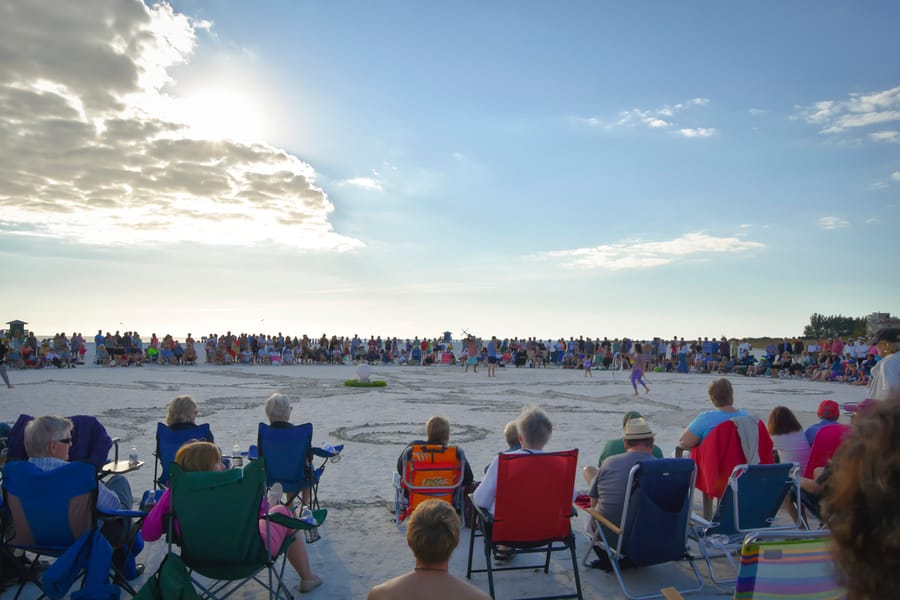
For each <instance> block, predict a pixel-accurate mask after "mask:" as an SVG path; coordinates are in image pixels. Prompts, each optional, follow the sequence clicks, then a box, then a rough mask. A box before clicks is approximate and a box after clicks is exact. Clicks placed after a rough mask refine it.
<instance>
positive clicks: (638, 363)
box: [631, 343, 650, 396]
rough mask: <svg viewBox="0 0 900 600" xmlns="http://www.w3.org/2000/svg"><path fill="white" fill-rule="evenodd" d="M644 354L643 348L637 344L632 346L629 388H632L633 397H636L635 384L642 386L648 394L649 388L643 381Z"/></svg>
mask: <svg viewBox="0 0 900 600" xmlns="http://www.w3.org/2000/svg"><path fill="white" fill-rule="evenodd" d="M645 366H646V365H645V362H644V352H643V348H642V347H641V345H640V344H639V343H635V344H634V363H633V364H632V365H631V387H633V388H634V395H635V396H637V395H638V389H637V384H639V383H640V384H641V385H642V386H644V389H645V390H646V392H645V393H646V394H649V393H650V387H649V386H648V385H647V382H646V381H644V368H645Z"/></svg>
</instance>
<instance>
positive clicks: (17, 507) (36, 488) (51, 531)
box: [3, 461, 143, 598]
mask: <svg viewBox="0 0 900 600" xmlns="http://www.w3.org/2000/svg"><path fill="white" fill-rule="evenodd" d="M97 485H98V483H97V472H96V470H95V469H94V467H93V466H92V465H90V464H88V463H81V462H72V463H68V464H66V465H64V466H61V467H58V468H56V469H53V470H50V471H42V470H41V469H39V468H38V467H37V466H36V465H34V464H32V463H30V462H27V461H12V462H9V463H7V464H6V466H5V467H4V468H3V500H4V504H5V505H6V507H7V508H8V510H9V515H10V518H11V519H12V526H13V531H14V533H13V535H12V537H11V538H10V539H9V540H7V541H6V544H7V546H8V547H9V548H13V549H18V550H23V551H25V552H29V553H32V554H33V555H34V557H33V559H32V561H31V568H30V569H29V570H28V571H27V572H25V573H24V577H23V579H22V581H21V584H20V586H19V590H18V592H17V593H16V598H18V597H19V594H21V592H22V590H23V589H24V587H25V586H26V585H27V584H28V583H29V582H31V583H34V584H35V585H37V586H38V587H39V588H40V589H41V591H42V592H44V591H45V588H46V586H47V584H48V576H49V575H51V573H52V574H53V579H52V581H50V582H49V583H51V584H52V586H53V589H54V591H55V593H54V596H55V597H58V596H61V595H63V594H65V592H66V591H67V589H68V585H71V583H74V582H75V580H77V579H78V578H79V577H80V576H82V575H85V578H84V579H83V580H82V585H84V584H85V582H87V583H89V584H94V585H99V586H102V585H103V584H105V583H106V581H107V577H108V576H111V578H112V581H113V583H114V584H115V585H117V586H120V587H122V588H123V589H125V590H126V591H127V592H128V593H130V594H131V595H134V593H135V591H134V589H133V588H132V587H131V585H130V584H129V583H128V581H127V580H126V579H125V577H124V576H123V574H122V573H121V572H120V571H119V570H118V569H117V568H116V567H115V565H114V564H113V563H112V548H111V547H110V546H109V543H108V542H107V541H106V540H105V538H103V536H102V535H98V532H99V529H98V523H100V524H101V525H102V524H105V523H109V522H110V521H113V520H119V521H122V520H123V519H128V518H138V519H140V518H141V517H143V514H142V513H140V512H138V511H128V510H119V511H111V512H103V513H100V512H99V511H98V510H97ZM127 522H128V521H125V523H127ZM110 525H112V523H110ZM118 526H121V523H120V524H118ZM136 531H137V528H135V529H134V532H135V533H136ZM95 540H98V541H95ZM132 540H133V538H129V539H128V540H127V542H128V543H129V544H130V543H131V542H132ZM98 543H100V544H106V548H107V549H108V551H107V552H104V551H103V549H102V548H100V547H98V546H97V544H98ZM76 544H79V545H81V546H80V548H81V552H80V553H78V554H77V556H76V555H75V554H76V553H75V552H74V551H75V550H78V549H79V548H78V547H76ZM90 544H93V546H90ZM67 551H68V552H67ZM41 556H49V557H54V558H57V559H60V558H61V557H62V558H65V559H66V560H67V561H68V560H70V561H71V562H68V563H67V564H66V565H65V569H63V570H62V571H59V570H56V569H54V567H51V568H50V569H48V570H47V572H46V573H45V574H44V578H43V584H42V581H41V577H40V575H41V572H40V569H39V566H40V557H41ZM98 561H99V562H98ZM54 566H57V565H54ZM98 571H99V578H98V577H97V575H98ZM62 588H65V589H62ZM106 591H108V590H106ZM42 597H43V594H42ZM116 597H118V595H117V593H116Z"/></svg>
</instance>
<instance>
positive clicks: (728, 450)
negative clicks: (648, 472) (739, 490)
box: [691, 419, 775, 498]
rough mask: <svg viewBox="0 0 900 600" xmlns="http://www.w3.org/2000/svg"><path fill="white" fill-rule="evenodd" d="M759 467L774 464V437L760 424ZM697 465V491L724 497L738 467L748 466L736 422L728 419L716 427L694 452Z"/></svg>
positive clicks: (713, 496)
mask: <svg viewBox="0 0 900 600" xmlns="http://www.w3.org/2000/svg"><path fill="white" fill-rule="evenodd" d="M757 432H758V434H759V437H758V440H759V442H758V454H759V464H763V465H768V464H772V463H773V462H774V460H775V459H774V453H773V447H774V445H773V443H772V436H770V435H769V432H768V430H767V429H766V426H765V424H764V423H763V422H762V421H758V422H757ZM691 458H692V459H694V462H696V463H697V489H699V490H701V491H702V492H703V493H705V494H706V495H707V496H709V497H711V498H721V497H722V494H723V493H724V492H725V488H726V484H727V483H728V478H729V477H730V476H731V472H732V471H733V470H734V468H735V467H736V466H738V465H743V464H747V462H748V461H747V457H746V456H744V449H743V447H742V446H741V438H740V436H739V435H738V430H737V427H736V426H735V424H734V421H732V420H730V419H729V420H728V421H725V422H723V423H720V424H719V425H716V426H715V427H713V429H712V431H710V432H709V433H707V434H706V437H704V438H703V441H702V442H701V443H700V445H699V446H697V447H696V448H693V449H692V450H691Z"/></svg>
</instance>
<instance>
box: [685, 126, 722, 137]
mask: <svg viewBox="0 0 900 600" xmlns="http://www.w3.org/2000/svg"><path fill="white" fill-rule="evenodd" d="M678 134H679V135H682V136H684V137H689V138H692V137H712V136H714V135H716V130H715V128H713V127H697V128H696V129H679V130H678Z"/></svg>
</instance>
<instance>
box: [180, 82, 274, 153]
mask: <svg viewBox="0 0 900 600" xmlns="http://www.w3.org/2000/svg"><path fill="white" fill-rule="evenodd" d="M174 111H175V115H174V116H175V118H176V119H177V120H178V121H180V122H182V123H184V124H185V125H186V126H187V132H188V133H189V135H191V136H192V137H196V138H200V139H208V140H215V139H229V140H232V141H236V142H258V141H261V140H265V139H266V138H267V137H268V136H269V134H270V133H271V132H270V130H269V126H268V121H267V119H266V117H265V113H264V111H263V108H262V102H260V101H258V100H256V99H255V98H253V97H252V96H251V95H249V94H247V93H244V92H241V91H238V90H234V89H230V88H227V87H214V88H210V89H207V90H204V91H201V92H198V93H195V94H191V95H190V96H187V97H186V98H179V99H176V100H175V101H174Z"/></svg>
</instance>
